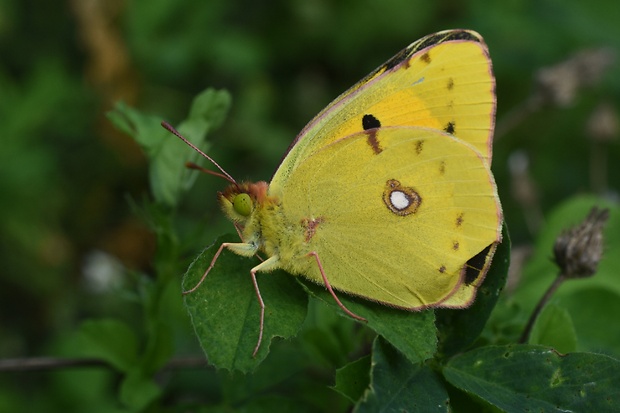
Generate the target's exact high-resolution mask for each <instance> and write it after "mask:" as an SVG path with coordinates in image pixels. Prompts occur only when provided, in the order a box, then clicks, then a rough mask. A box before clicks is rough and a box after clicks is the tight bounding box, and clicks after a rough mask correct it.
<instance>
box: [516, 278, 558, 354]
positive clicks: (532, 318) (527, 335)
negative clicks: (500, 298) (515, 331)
mask: <svg viewBox="0 0 620 413" xmlns="http://www.w3.org/2000/svg"><path fill="white" fill-rule="evenodd" d="M567 279H568V277H566V276H565V275H564V274H560V275H558V276H557V277H555V280H553V283H552V284H551V285H550V286H549V288H548V289H547V291H546V292H545V294H544V295H543V296H542V298H541V299H540V301H539V302H538V304H537V305H536V308H535V309H534V311H533V312H532V315H531V316H530V319H529V320H528V322H527V325H526V326H525V329H524V330H523V334H521V338H520V339H519V343H526V342H527V341H528V339H529V338H530V334H531V332H532V327H533V326H534V322H535V321H536V319H537V318H538V316H539V315H540V312H541V311H542V309H543V308H544V307H545V304H547V302H548V301H549V300H550V299H551V296H552V295H553V293H555V291H556V290H557V289H558V288H559V287H560V285H562V283H563V282H564V281H566V280H567Z"/></svg>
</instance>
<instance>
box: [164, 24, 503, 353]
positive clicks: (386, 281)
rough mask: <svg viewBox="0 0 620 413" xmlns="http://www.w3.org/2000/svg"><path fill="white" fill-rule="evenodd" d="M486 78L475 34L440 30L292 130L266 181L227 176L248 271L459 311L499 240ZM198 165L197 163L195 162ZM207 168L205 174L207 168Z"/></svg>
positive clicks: (223, 197)
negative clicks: (257, 258) (251, 260)
mask: <svg viewBox="0 0 620 413" xmlns="http://www.w3.org/2000/svg"><path fill="white" fill-rule="evenodd" d="M495 109H496V98H495V78H494V76H493V71H492V66H491V61H490V58H489V53H488V49H487V47H486V45H485V43H484V41H483V39H482V37H481V36H480V35H479V34H478V33H476V32H474V31H470V30H446V31H442V32H438V33H435V34H431V35H428V36H426V37H423V38H422V39H420V40H418V41H416V42H414V43H412V44H411V45H409V46H408V47H406V48H405V49H403V50H402V51H401V52H399V53H398V54H396V55H395V56H394V57H392V58H391V59H390V60H388V61H387V62H386V63H384V64H383V65H381V66H379V67H378V68H377V69H376V70H374V71H373V72H372V73H370V74H369V75H368V76H366V77H365V78H364V79H362V80H361V81H360V82H358V83H357V84H355V85H354V86H353V87H351V88H350V89H349V90H347V91H346V92H344V93H343V94H342V95H340V96H339V97H338V98H337V99H336V100H334V101H333V102H332V103H331V104H330V105H328V106H327V107H326V108H325V109H324V110H323V111H321V112H320V113H319V114H318V115H317V116H316V117H315V118H314V119H313V120H312V121H310V123H308V125H307V126H306V127H305V128H304V129H303V130H302V131H301V132H300V133H299V135H298V136H297V137H296V138H295V140H294V141H293V142H292V144H291V145H290V147H289V148H288V150H287V152H286V154H285V156H284V158H283V160H282V162H281V164H280V166H279V167H278V169H277V170H276V172H275V174H274V176H273V177H272V179H271V182H269V183H267V182H263V181H261V182H255V183H238V182H237V181H236V180H235V179H233V178H232V177H231V176H230V175H229V174H228V173H227V172H225V171H224V170H223V169H222V168H221V167H220V166H219V165H218V164H217V163H216V162H215V161H213V160H212V159H211V158H210V157H208V156H207V155H206V154H204V153H203V152H201V151H200V149H198V148H196V147H195V146H194V145H193V144H191V143H190V142H188V141H187V140H185V138H183V137H182V136H180V135H179V134H178V132H176V131H175V130H174V128H172V127H171V126H170V125H168V124H166V123H165V122H164V123H163V125H164V127H166V128H167V129H169V130H170V131H171V132H173V133H175V134H176V135H177V136H179V137H180V138H181V139H183V140H185V141H186V143H188V144H189V145H190V146H192V147H193V148H194V149H195V150H197V151H198V152H200V153H201V154H202V155H203V156H204V157H206V158H207V159H209V160H210V161H211V162H212V163H213V165H214V166H216V167H217V168H218V169H219V170H220V171H221V173H218V172H209V171H207V172H209V173H212V174H214V175H218V176H220V177H223V178H224V179H226V180H228V181H229V183H230V185H229V186H228V188H227V189H225V190H224V191H222V192H219V193H218V194H217V198H218V202H219V203H220V206H221V208H222V209H223V211H224V213H225V214H226V216H227V217H228V218H229V219H230V220H232V222H233V223H234V225H235V227H236V228H237V230H238V232H239V235H240V237H241V242H238V243H224V244H222V245H221V246H220V247H219V249H218V250H217V252H216V253H215V256H214V258H213V260H212V261H211V264H210V266H209V267H208V268H207V269H206V271H205V272H204V275H203V276H202V279H201V280H200V281H199V282H198V284H197V285H196V286H194V287H193V288H192V289H190V290H188V291H186V293H189V292H192V291H194V290H195V289H196V288H198V286H199V285H200V284H201V283H202V281H203V280H204V279H205V278H206V277H207V275H208V273H209V271H210V270H211V269H212V268H213V267H214V266H215V265H216V262H217V258H218V256H219V255H220V254H221V252H222V251H223V250H224V249H225V248H227V249H229V250H231V251H233V252H234V253H236V254H238V255H241V256H247V257H251V256H254V255H257V254H259V253H260V254H261V255H262V256H264V257H265V258H264V260H262V261H261V262H260V263H259V264H258V265H256V266H255V267H254V268H252V269H251V271H250V274H251V278H252V281H253V283H254V287H255V289H256V295H257V297H258V300H259V302H260V309H261V310H260V311H261V314H260V326H259V334H258V335H259V336H258V339H257V344H256V347H255V349H254V355H255V354H256V352H257V351H258V349H259V348H260V345H261V341H262V335H263V326H264V317H265V305H267V304H265V303H264V302H263V299H262V297H261V294H260V290H259V287H258V282H257V279H256V274H257V273H259V272H269V271H273V270H276V269H283V270H285V271H287V272H289V273H290V274H292V275H298V276H302V277H304V278H306V279H308V280H311V281H314V282H316V283H318V284H320V285H323V286H325V287H326V288H327V290H328V291H329V292H330V294H331V295H332V297H333V298H334V300H336V302H337V303H338V305H339V306H340V307H341V308H342V310H343V311H344V312H345V313H347V314H348V315H349V316H351V317H353V318H356V319H358V320H361V321H364V319H363V318H362V317H360V316H358V315H357V314H355V313H353V312H351V311H350V310H349V309H347V307H346V306H344V305H343V304H342V303H341V301H340V300H339V298H338V293H345V294H349V295H353V296H357V297H360V298H363V299H366V300H370V301H374V302H378V303H381V304H384V305H386V306H391V307H395V308H400V309H403V310H408V311H419V310H423V309H427V308H436V307H444V308H465V307H468V306H469V305H471V303H472V302H473V301H474V299H475V295H476V290H477V289H478V287H479V286H480V285H481V283H482V281H483V280H484V278H485V275H486V273H487V271H488V269H489V266H490V264H491V260H492V258H493V255H494V253H495V250H496V247H497V245H498V244H499V243H500V242H501V226H502V221H503V217H502V208H501V204H500V200H499V197H498V194H497V188H496V184H495V180H494V177H493V174H492V172H491V169H490V167H491V157H492V139H493V129H494V124H495ZM194 168H197V169H203V168H200V167H198V166H195V165H194ZM203 170H204V169H203Z"/></svg>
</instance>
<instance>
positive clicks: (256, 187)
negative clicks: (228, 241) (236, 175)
mask: <svg viewBox="0 0 620 413" xmlns="http://www.w3.org/2000/svg"><path fill="white" fill-rule="evenodd" d="M268 187H269V185H268V184H267V182H264V181H261V182H256V183H241V184H232V185H230V186H229V187H228V188H226V190H225V191H223V192H218V194H217V198H218V201H219V203H220V206H221V207H222V210H223V211H224V213H225V214H226V216H227V217H228V218H229V219H230V220H232V221H233V222H234V223H235V224H240V225H242V226H243V225H245V223H246V222H247V221H248V220H249V219H250V217H251V216H252V214H253V213H254V211H255V210H256V208H257V206H260V205H263V204H264V203H265V200H266V199H267V188H268Z"/></svg>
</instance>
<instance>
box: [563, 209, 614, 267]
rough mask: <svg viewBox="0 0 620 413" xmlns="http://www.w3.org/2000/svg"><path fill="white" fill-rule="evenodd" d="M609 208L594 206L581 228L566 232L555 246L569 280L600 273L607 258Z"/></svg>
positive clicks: (579, 226) (576, 227)
mask: <svg viewBox="0 0 620 413" xmlns="http://www.w3.org/2000/svg"><path fill="white" fill-rule="evenodd" d="M608 218H609V209H602V210H601V209H598V208H597V207H594V208H592V209H591V210H590V213H589V214H588V216H587V217H586V219H585V220H584V221H583V222H582V223H581V224H580V225H578V226H575V227H573V228H570V229H569V230H566V231H564V232H563V233H562V234H560V236H559V237H558V238H557V239H556V241H555V245H554V247H553V253H554V255H555V262H556V264H557V265H558V266H559V267H560V275H561V276H564V277H566V278H586V277H591V276H592V275H594V273H596V268H597V267H598V263H599V261H600V260H601V258H602V256H603V227H604V226H605V223H606V222H607V219H608Z"/></svg>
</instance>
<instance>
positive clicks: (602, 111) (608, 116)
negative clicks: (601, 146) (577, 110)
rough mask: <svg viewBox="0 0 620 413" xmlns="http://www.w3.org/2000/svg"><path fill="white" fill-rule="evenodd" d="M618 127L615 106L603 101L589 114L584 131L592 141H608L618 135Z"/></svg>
mask: <svg viewBox="0 0 620 413" xmlns="http://www.w3.org/2000/svg"><path fill="white" fill-rule="evenodd" d="M619 128H620V126H619V122H618V115H617V114H616V110H615V108H614V107H613V106H612V105H611V104H610V103H608V102H603V103H601V104H600V105H598V106H597V107H596V109H594V111H593V112H592V114H591V115H590V119H589V120H588V124H587V126H586V133H587V135H588V137H589V138H590V139H592V140H594V141H599V142H610V141H613V140H614V139H616V138H617V137H618V129H619Z"/></svg>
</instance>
